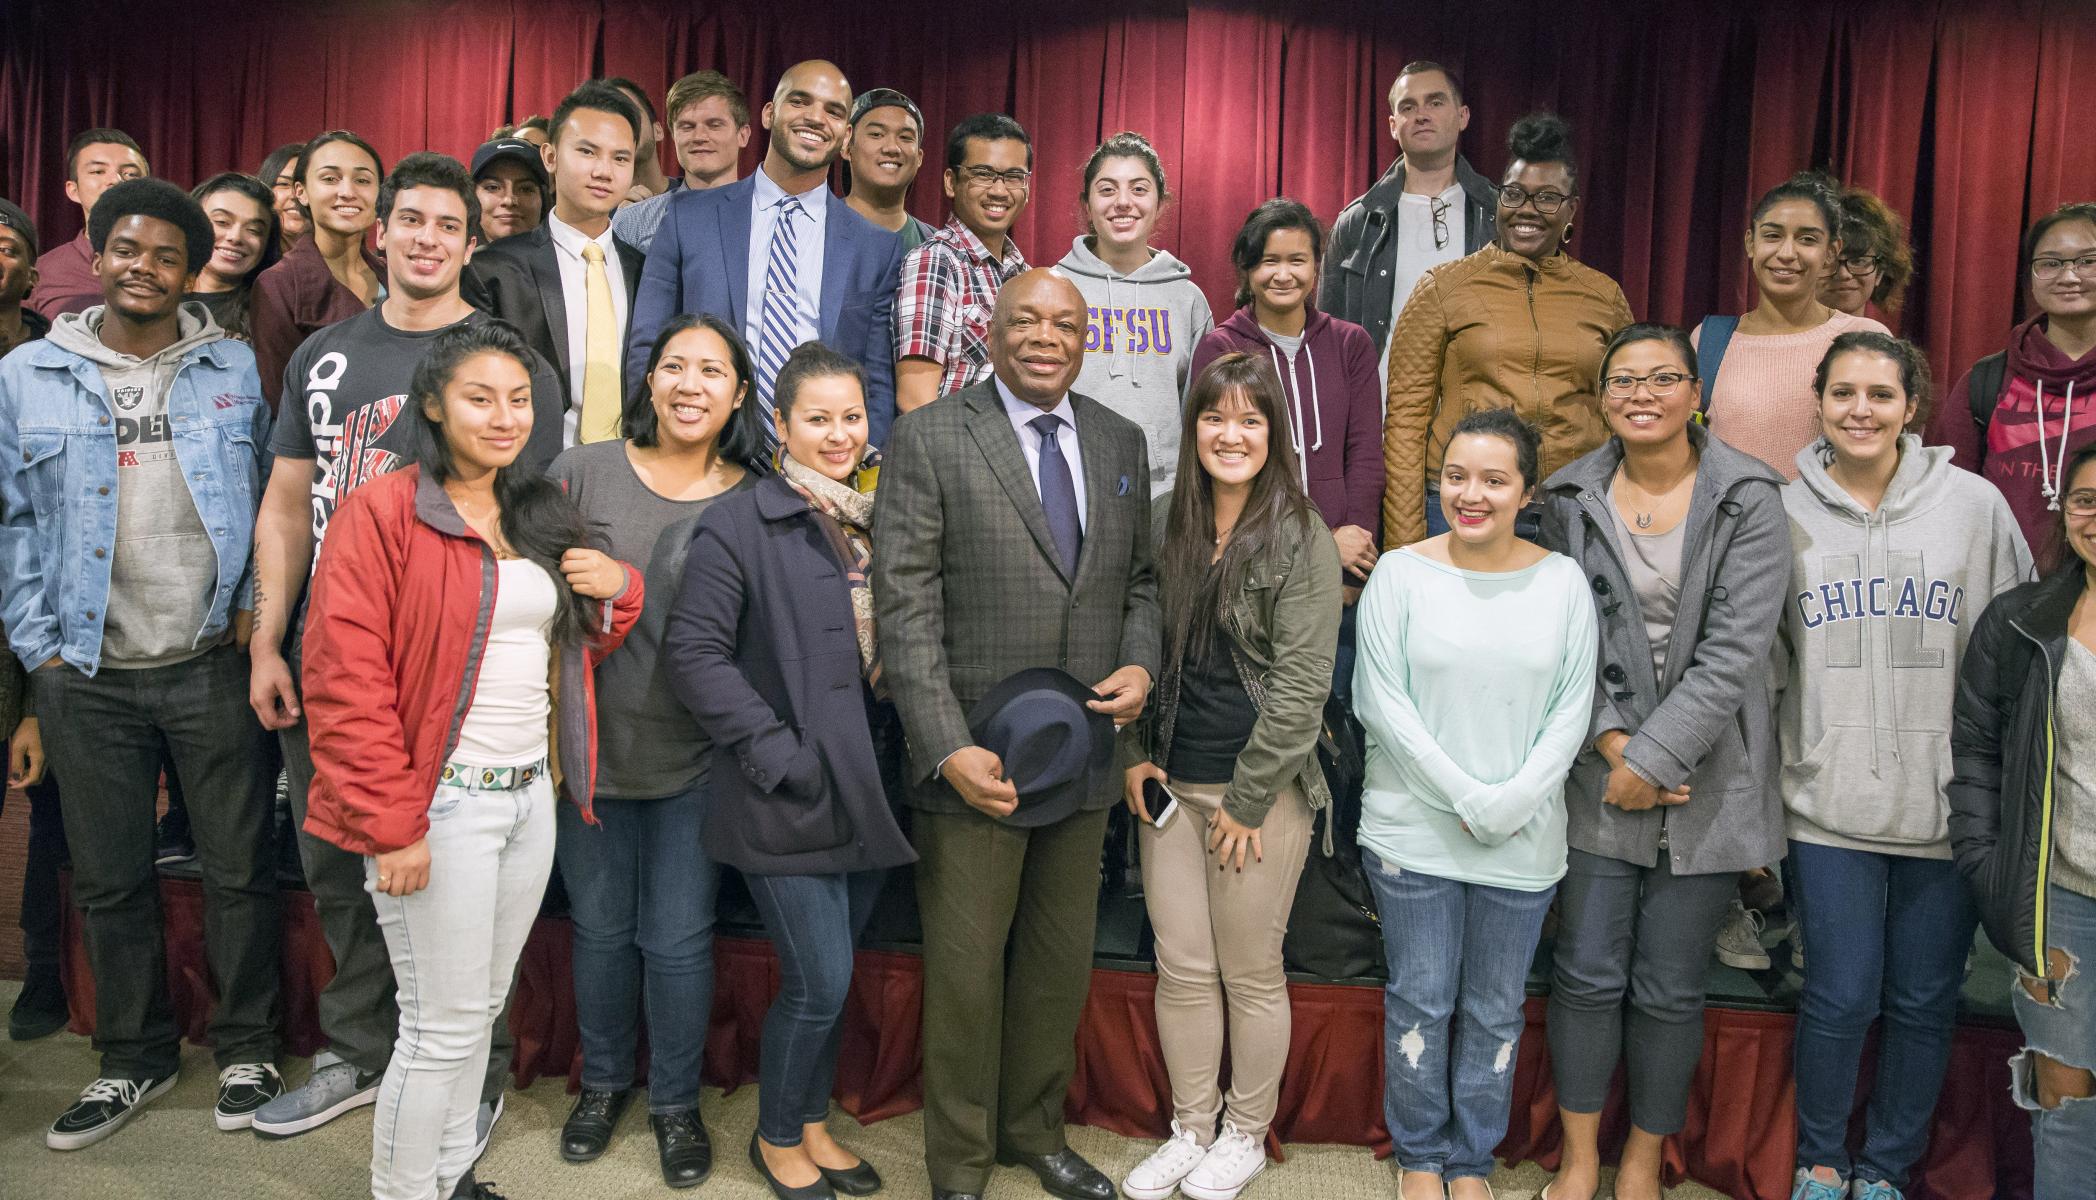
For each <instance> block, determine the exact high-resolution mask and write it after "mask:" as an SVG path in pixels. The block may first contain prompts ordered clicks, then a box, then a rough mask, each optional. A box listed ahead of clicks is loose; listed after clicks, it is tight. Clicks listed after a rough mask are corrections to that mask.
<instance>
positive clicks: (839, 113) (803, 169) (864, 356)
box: [626, 60, 902, 451]
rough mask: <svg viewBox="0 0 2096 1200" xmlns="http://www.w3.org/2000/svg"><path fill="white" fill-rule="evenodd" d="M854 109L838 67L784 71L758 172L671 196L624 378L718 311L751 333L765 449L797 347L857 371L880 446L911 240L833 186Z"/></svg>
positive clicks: (888, 415)
mask: <svg viewBox="0 0 2096 1200" xmlns="http://www.w3.org/2000/svg"><path fill="white" fill-rule="evenodd" d="M851 104H852V92H851V84H850V83H849V82H848V81H846V79H845V78H844V73H843V72H842V71H840V70H838V69H837V66H836V64H834V63H828V62H822V61H820V60H816V61H810V62H804V63H799V64H796V65H795V66H793V67H791V68H789V69H788V70H787V72H786V74H785V75H784V76H782V77H781V78H780V79H779V86H778V87H777V89H775V90H774V91H773V93H772V98H771V102H770V103H768V104H766V105H765V106H764V112H763V124H764V128H765V129H766V130H768V131H769V132H770V143H769V146H768V148H767V149H766V151H765V154H764V163H763V165H762V166H761V167H759V168H758V170H757V173H756V174H754V175H752V176H750V177H749V178H748V179H744V180H740V181H738V182H736V183H733V184H730V185H728V186H727V187H720V188H713V189H711V190H709V191H703V192H702V191H693V190H691V189H688V188H687V189H685V190H683V191H680V192H678V193H676V195H675V198H674V199H672V200H671V201H670V205H669V214H668V216H667V217H666V218H665V219H664V220H663V222H662V227H661V229H659V230H658V231H657V232H656V234H655V241H654V244H653V245H652V246H651V247H650V248H649V251H648V264H647V269H646V270H645V271H644V272H643V273H642V275H641V281H640V294H639V295H638V296H637V297H636V298H635V299H634V302H633V320H632V323H631V325H630V327H629V332H628V334H627V339H626V377H627V378H629V379H638V378H640V376H641V373H642V370H643V368H644V366H645V365H646V363H647V359H648V350H649V347H650V346H652V345H653V343H654V341H655V335H656V334H657V333H658V332H660V330H661V329H662V327H663V325H664V324H665V323H667V322H668V321H669V319H670V318H671V317H673V316H676V315H677V314H679V313H710V314H712V315H714V316H717V317H720V318H722V319H723V320H725V321H727V322H728V323H730V324H732V325H733V326H735V328H736V329H738V330H741V331H742V334H743V338H744V340H745V341H746V342H747V343H748V346H749V351H750V358H751V360H752V361H753V362H754V363H755V365H756V384H757V388H756V391H757V394H756V397H755V398H756V401H757V405H758V411H759V412H760V413H761V414H762V416H763V425H762V428H763V431H764V439H765V447H766V450H767V451H769V450H770V449H772V448H774V447H776V446H777V445H778V438H777V435H776V433H775V432H774V428H773V423H772V405H771V389H772V382H773V380H774V379H776V378H777V376H778V373H779V368H780V367H781V366H783V365H784V364H785V362H786V356H787V355H788V354H790V353H792V352H793V348H794V347H795V346H798V345H800V344H801V343H802V342H808V341H818V340H819V341H821V342H823V343H824V344H825V345H828V346H830V347H831V348H832V349H835V350H838V351H840V352H842V353H844V354H847V355H850V356H851V357H852V358H854V359H856V360H857V361H858V363H859V366H860V369H861V370H863V371H864V372H865V373H866V415H867V424H868V427H869V429H870V430H871V434H872V444H874V445H879V444H880V443H881V442H883V441H884V440H885V439H886V437H887V433H888V426H889V425H890V424H891V423H892V422H893V421H894V419H895V358H894V354H893V347H892V345H891V340H890V339H891V333H890V330H891V322H890V318H891V315H892V313H893V308H894V303H895V286H896V277H897V272H898V271H899V269H900V267H901V264H902V241H901V239H899V238H897V237H896V236H895V235H894V234H892V233H890V232H888V231H887V230H885V229H882V228H880V227H879V226H877V225H875V224H873V223H872V222H871V221H868V220H867V219H866V218H865V217H862V216H860V215H859V214H858V213H856V212H854V211H852V208H851V206H850V205H848V204H846V203H845V202H844V201H843V200H840V199H838V198H837V197H836V196H835V195H833V194H831V192H830V190H829V188H827V187H825V186H824V185H825V184H826V183H827V182H828V180H829V174H830V165H831V164H832V163H834V162H836V161H837V157H838V155H839V154H841V153H842V152H843V150H844V144H845V141H846V139H847V138H848V137H849V136H850V129H851V126H850V121H849V117H850V113H851Z"/></svg>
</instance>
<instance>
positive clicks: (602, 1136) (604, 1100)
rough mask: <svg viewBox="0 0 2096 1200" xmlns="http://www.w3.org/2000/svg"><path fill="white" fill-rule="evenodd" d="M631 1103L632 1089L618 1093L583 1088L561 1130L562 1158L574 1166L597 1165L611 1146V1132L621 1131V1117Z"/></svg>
mask: <svg viewBox="0 0 2096 1200" xmlns="http://www.w3.org/2000/svg"><path fill="white" fill-rule="evenodd" d="M631 1103H633V1089H632V1088H627V1089H625V1090H624V1091H619V1092H600V1091H596V1090H594V1089H592V1088H584V1089H582V1094H581V1095H580V1096H577V1097H575V1107H574V1108H573V1109H572V1110H570V1111H569V1113H568V1119H567V1122H566V1123H565V1124H563V1125H562V1126H561V1127H560V1156H561V1157H562V1158H565V1159H567V1160H568V1161H569V1162H571V1163H586V1162H595V1161H596V1160H597V1158H598V1157H599V1156H601V1155H602V1154H603V1153H604V1148H605V1147H606V1146H609V1145H611V1131H612V1130H614V1129H617V1128H618V1126H619V1118H620V1117H622V1116H624V1115H625V1114H626V1106H627V1105H628V1104H631Z"/></svg>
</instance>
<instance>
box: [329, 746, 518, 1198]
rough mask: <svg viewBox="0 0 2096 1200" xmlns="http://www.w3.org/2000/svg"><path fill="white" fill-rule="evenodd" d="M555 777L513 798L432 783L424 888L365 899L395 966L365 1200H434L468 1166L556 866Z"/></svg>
mask: <svg viewBox="0 0 2096 1200" xmlns="http://www.w3.org/2000/svg"><path fill="white" fill-rule="evenodd" d="M553 805H554V798H553V780H552V778H551V777H550V775H544V774H542V775H540V776H539V778H538V779H536V780H534V781H532V783H531V784H530V785H529V786H527V787H525V788H523V789H521V790H518V791H513V792H495V791H487V792H483V791H475V790H471V789H468V788H465V787H459V786H441V787H439V788H438V789H437V794H436V796H435V797H434V798H433V799H432V800H431V801H430V806H429V835H428V841H429V860H430V861H429V886H428V887H426V888H423V889H422V890H421V891H419V892H416V893H415V894H414V895H412V896H404V897H394V896H388V895H385V894H383V893H381V892H379V891H378V889H377V884H376V880H377V877H378V860H377V859H366V860H365V862H364V880H365V890H366V891H368V892H370V893H371V899H372V904H373V905H374V906H375V907H376V908H377V909H378V924H379V929H380V930H381V931H382V932H383V933H384V934H385V936H386V949H387V950H388V951H390V952H391V954H392V957H393V976H394V981H395V983H396V984H397V985H398V987H399V990H400V1037H399V1039H398V1040H397V1041H396V1042H395V1043H394V1046H393V1061H392V1062H391V1063H389V1064H387V1066H386V1080H385V1082H384V1083H383V1084H382V1085H380V1087H379V1092H378V1111H377V1114H376V1115H375V1116H374V1118H373V1119H372V1124H371V1195H372V1197H373V1200H443V1198H445V1197H448V1196H450V1195H451V1192H452V1189H453V1188H454V1187H456V1186H457V1184H458V1181H459V1179H460V1177H462V1176H463V1175H465V1173H466V1172H467V1171H469V1170H471V1169H472V1167H473V1118H474V1113H475V1111H476V1110H477V1109H478V1108H479V1107H480V1090H481V1083H482V1080H483V1077H484V1076H485V1075H486V1073H487V1062H488V1041H489V1038H490V1037H491V1036H492V1034H493V1031H494V1027H495V1017H496V1015H497V1014H498V1013H500V1012H501V1011H502V1000H503V997H504V996H506V995H507V994H508V993H509V985H510V977H511V976H512V975H513V974H514V973H515V972H516V969H517V959H518V957H519V956H520V955H522V954H523V952H524V940H525V938H527V937H528V936H530V934H531V923H532V921H533V920H534V919H535V918H537V916H538V912H539V900H540V899H541V898H542V897H543V896H544V895H545V892H546V877H547V875H548V874H550V873H551V871H552V869H553Z"/></svg>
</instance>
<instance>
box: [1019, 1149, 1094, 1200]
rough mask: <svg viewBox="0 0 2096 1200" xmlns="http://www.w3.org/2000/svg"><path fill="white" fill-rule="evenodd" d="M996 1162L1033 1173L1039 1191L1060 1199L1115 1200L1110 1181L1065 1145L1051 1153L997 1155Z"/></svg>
mask: <svg viewBox="0 0 2096 1200" xmlns="http://www.w3.org/2000/svg"><path fill="white" fill-rule="evenodd" d="M997 1161H998V1162H999V1163H1000V1164H1002V1165H1004V1166H1007V1167H1025V1168H1026V1169H1027V1170H1029V1171H1032V1172H1033V1173H1034V1177H1035V1178H1036V1179H1039V1180H1040V1181H1041V1188H1042V1190H1044V1191H1046V1192H1047V1193H1048V1194H1049V1195H1051V1196H1060V1197H1062V1198H1063V1200H1114V1197H1115V1195H1116V1193H1115V1191H1114V1185H1113V1180H1111V1179H1108V1178H1107V1177H1106V1176H1105V1175H1103V1174H1101V1173H1100V1172H1099V1168H1097V1167H1095V1166H1093V1165H1092V1164H1090V1163H1088V1162H1086V1161H1084V1157H1083V1156H1082V1155H1080V1154H1078V1153H1077V1151H1075V1150H1072V1149H1070V1148H1069V1147H1068V1146H1064V1147H1063V1148H1062V1149H1060V1150H1058V1151H1056V1152H1055V1153H1053V1154H1000V1155H998V1156H997Z"/></svg>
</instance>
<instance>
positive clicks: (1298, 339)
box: [1259, 325, 1303, 363]
mask: <svg viewBox="0 0 2096 1200" xmlns="http://www.w3.org/2000/svg"><path fill="white" fill-rule="evenodd" d="M1259 332H1261V333H1263V334H1265V335H1266V340H1267V341H1269V342H1272V343H1273V344H1274V345H1276V346H1278V347H1280V349H1281V354H1282V356H1283V357H1285V358H1287V359H1288V361H1289V362H1290V363H1294V362H1295V356H1296V353H1297V352H1298V351H1300V350H1301V349H1302V348H1303V335H1302V334H1300V333H1294V334H1289V333H1275V332H1274V331H1273V330H1271V329H1268V328H1267V327H1266V326H1264V325H1261V326H1260V327H1259Z"/></svg>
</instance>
